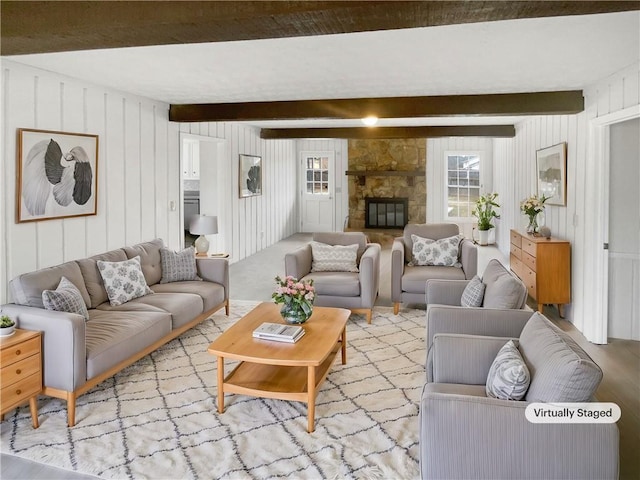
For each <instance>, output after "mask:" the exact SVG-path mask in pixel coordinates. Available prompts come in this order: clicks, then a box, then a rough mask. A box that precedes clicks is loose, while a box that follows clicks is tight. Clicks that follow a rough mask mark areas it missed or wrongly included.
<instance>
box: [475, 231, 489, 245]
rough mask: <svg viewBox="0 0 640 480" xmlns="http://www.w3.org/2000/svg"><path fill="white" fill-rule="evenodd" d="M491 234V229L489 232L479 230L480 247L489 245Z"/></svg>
mask: <svg viewBox="0 0 640 480" xmlns="http://www.w3.org/2000/svg"><path fill="white" fill-rule="evenodd" d="M490 232H491V229H489V230H478V237H479V239H478V243H479V244H480V245H483V246H484V245H489V233H490Z"/></svg>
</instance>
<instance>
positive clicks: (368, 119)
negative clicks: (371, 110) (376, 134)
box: [362, 115, 378, 127]
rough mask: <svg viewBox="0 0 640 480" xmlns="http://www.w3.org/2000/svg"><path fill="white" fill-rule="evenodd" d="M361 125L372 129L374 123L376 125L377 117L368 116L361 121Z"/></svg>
mask: <svg viewBox="0 0 640 480" xmlns="http://www.w3.org/2000/svg"><path fill="white" fill-rule="evenodd" d="M362 123H364V124H365V125H366V126H367V127H373V126H374V125H375V124H376V123H378V117H376V116H375V115H369V116H368V117H365V118H363V119H362Z"/></svg>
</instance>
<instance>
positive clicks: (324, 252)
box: [311, 242, 358, 272]
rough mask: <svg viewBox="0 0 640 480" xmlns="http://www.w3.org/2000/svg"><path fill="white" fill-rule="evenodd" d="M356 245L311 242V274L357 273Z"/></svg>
mask: <svg viewBox="0 0 640 480" xmlns="http://www.w3.org/2000/svg"><path fill="white" fill-rule="evenodd" d="M357 258H358V244H357V243H356V244H353V245H327V244H326V243H320V242H311V259H312V263H311V271H312V272H357V271H358V264H357V263H356V262H357Z"/></svg>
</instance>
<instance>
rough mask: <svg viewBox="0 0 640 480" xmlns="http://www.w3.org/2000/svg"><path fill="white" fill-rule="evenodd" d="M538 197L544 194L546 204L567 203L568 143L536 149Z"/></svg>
mask: <svg viewBox="0 0 640 480" xmlns="http://www.w3.org/2000/svg"><path fill="white" fill-rule="evenodd" d="M536 174H537V178H538V197H542V195H544V196H545V197H546V198H548V200H547V201H546V202H545V205H566V204H567V144H566V142H563V143H559V144H558V145H554V146H552V147H547V148H542V149H540V150H537V151H536Z"/></svg>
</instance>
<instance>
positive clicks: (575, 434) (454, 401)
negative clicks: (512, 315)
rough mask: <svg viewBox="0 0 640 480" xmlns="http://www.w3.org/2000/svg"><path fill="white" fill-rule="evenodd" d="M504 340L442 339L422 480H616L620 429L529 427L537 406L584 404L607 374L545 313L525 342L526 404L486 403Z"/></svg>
mask: <svg viewBox="0 0 640 480" xmlns="http://www.w3.org/2000/svg"><path fill="white" fill-rule="evenodd" d="M508 340H509V339H508V338H504V337H485V336H473V335H459V334H438V335H436V336H435V338H434V343H433V348H434V363H433V367H434V379H433V380H434V381H433V383H427V384H426V385H425V387H424V390H423V392H422V398H421V402H420V420H419V422H420V470H421V475H422V478H423V479H466V478H474V479H481V478H487V479H488V478H491V479H494V478H509V479H540V478H545V479H552V478H553V479H576V480H577V479H580V480H587V479H616V478H618V449H619V433H618V427H617V426H616V424H605V423H601V424H594V423H592V424H588V423H585V424H575V423H574V424H571V423H564V424H551V423H548V424H542V423H540V424H538V423H530V422H529V421H528V420H527V418H526V417H525V409H526V408H527V405H529V404H530V403H532V402H547V403H554V402H586V401H590V399H592V396H593V394H594V392H595V390H596V388H597V386H598V384H599V383H600V380H601V378H602V371H601V370H600V369H599V367H598V366H597V365H596V364H595V363H594V362H593V360H591V358H589V356H588V355H587V354H586V353H585V352H584V351H583V350H582V349H581V348H580V347H579V346H578V345H577V344H576V343H575V342H574V341H573V340H572V339H571V338H570V337H569V336H568V335H567V334H565V333H564V332H562V331H561V330H560V329H559V328H557V327H555V326H554V325H553V324H552V323H551V322H549V320H547V319H546V318H545V317H544V316H542V315H541V314H539V313H535V314H533V316H532V318H531V320H530V321H529V322H528V323H527V325H526V326H525V328H524V329H523V331H522V333H521V334H520V337H519V340H517V341H519V350H520V353H521V354H522V357H523V359H524V361H525V363H526V364H527V366H528V369H529V371H530V374H531V383H530V385H529V389H528V391H527V393H526V395H525V398H524V399H523V400H522V401H514V400H500V399H496V398H492V397H487V396H486V393H485V383H486V380H487V375H488V372H489V368H490V367H491V364H492V362H493V360H494V358H495V357H496V355H497V353H498V351H499V350H500V348H501V347H502V346H503V345H504V344H505V343H506V342H507V341H508Z"/></svg>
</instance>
